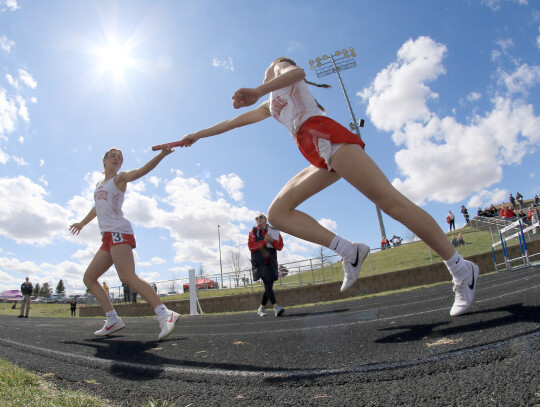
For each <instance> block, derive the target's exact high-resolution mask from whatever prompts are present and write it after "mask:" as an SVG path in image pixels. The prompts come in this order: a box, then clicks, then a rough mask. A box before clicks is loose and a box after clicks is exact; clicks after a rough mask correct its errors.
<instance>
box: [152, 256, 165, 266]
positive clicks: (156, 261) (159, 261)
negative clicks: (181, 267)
mask: <svg viewBox="0 0 540 407" xmlns="http://www.w3.org/2000/svg"><path fill="white" fill-rule="evenodd" d="M150 261H151V262H152V264H163V263H166V262H167V261H166V260H165V259H162V258H161V257H152V259H151V260H150Z"/></svg>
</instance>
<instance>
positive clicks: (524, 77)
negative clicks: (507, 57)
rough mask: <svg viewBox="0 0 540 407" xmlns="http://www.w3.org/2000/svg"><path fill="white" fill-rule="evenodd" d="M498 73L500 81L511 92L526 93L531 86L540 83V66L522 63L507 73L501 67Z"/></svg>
mask: <svg viewBox="0 0 540 407" xmlns="http://www.w3.org/2000/svg"><path fill="white" fill-rule="evenodd" d="M497 73H498V76H499V82H500V83H502V84H504V85H505V86H506V89H508V92H509V93H526V92H527V90H528V89H529V88H530V87H532V86H534V85H536V84H537V83H540V66H529V65H527V64H522V65H520V66H518V67H517V69H516V70H515V71H514V72H511V73H507V72H506V71H504V70H502V69H500V68H499V70H498V72H497Z"/></svg>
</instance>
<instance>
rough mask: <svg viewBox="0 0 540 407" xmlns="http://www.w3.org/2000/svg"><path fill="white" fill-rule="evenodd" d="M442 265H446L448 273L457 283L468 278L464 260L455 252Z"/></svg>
mask: <svg viewBox="0 0 540 407" xmlns="http://www.w3.org/2000/svg"><path fill="white" fill-rule="evenodd" d="M444 264H446V267H448V271H450V274H452V277H454V278H455V279H456V280H457V281H462V280H465V279H466V278H467V277H468V276H469V269H468V267H467V266H466V264H465V260H464V259H463V257H461V254H459V253H458V252H457V251H456V252H455V253H454V255H453V256H452V257H450V258H449V259H448V260H446V261H445V262H444Z"/></svg>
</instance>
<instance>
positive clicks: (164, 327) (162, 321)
mask: <svg viewBox="0 0 540 407" xmlns="http://www.w3.org/2000/svg"><path fill="white" fill-rule="evenodd" d="M179 319H180V314H179V313H177V312H174V311H171V310H168V311H167V312H166V313H165V315H163V316H162V317H161V318H158V321H159V328H160V329H161V332H160V333H159V336H158V340H161V339H165V338H166V337H167V336H169V335H170V334H171V332H172V331H173V329H174V326H175V324H176V323H177V322H178V320H179Z"/></svg>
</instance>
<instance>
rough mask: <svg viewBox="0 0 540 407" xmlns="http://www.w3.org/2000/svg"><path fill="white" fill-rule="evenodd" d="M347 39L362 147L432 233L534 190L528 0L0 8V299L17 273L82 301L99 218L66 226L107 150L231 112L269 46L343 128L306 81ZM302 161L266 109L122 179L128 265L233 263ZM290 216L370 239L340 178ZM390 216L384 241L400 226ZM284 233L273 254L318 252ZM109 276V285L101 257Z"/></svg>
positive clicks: (372, 242)
mask: <svg viewBox="0 0 540 407" xmlns="http://www.w3.org/2000/svg"><path fill="white" fill-rule="evenodd" d="M350 47H352V48H354V51H355V53H356V57H355V61H356V64H357V66H356V67H354V68H351V69H348V70H345V71H343V72H342V73H341V75H342V80H343V84H344V86H345V89H346V91H347V93H348V97H349V99H350V102H351V106H352V108H353V110H354V113H355V115H356V117H357V118H358V119H359V118H363V119H364V120H365V126H364V128H363V129H361V130H362V138H363V140H364V141H365V143H366V151H367V152H368V154H369V155H370V156H371V157H372V158H373V159H374V160H375V162H377V163H378V165H379V166H380V167H381V169H382V170H383V172H384V173H385V174H386V176H387V177H388V178H389V180H390V181H391V182H392V183H393V185H394V186H395V187H396V188H398V189H399V190H400V191H401V192H402V193H404V194H405V195H406V196H408V197H409V198H410V199H411V200H412V201H413V202H415V203H417V204H418V205H420V206H421V207H422V208H423V209H425V210H426V211H427V212H429V213H430V214H431V215H432V216H433V217H434V218H435V219H436V221H437V222H438V223H439V224H440V225H441V227H442V228H444V230H445V231H446V227H447V225H446V222H445V219H446V215H447V213H448V211H449V210H452V212H453V213H455V214H456V220H457V227H460V226H463V224H464V219H463V217H462V216H461V214H460V213H459V212H460V207H461V205H465V206H466V207H467V208H468V209H469V212H470V213H471V214H475V213H476V211H477V209H478V207H484V206H486V205H490V204H491V203H500V202H503V201H505V200H507V198H508V195H509V193H513V194H514V195H515V193H516V192H518V191H519V192H520V193H521V194H522V195H523V196H524V197H525V199H530V198H532V197H534V195H536V194H539V193H540V182H539V175H540V174H538V162H539V160H538V147H539V145H540V116H539V114H540V113H539V110H540V97H539V95H540V92H539V89H540V87H539V83H540V5H539V4H538V2H535V1H532V0H453V1H443V0H441V1H433V0H414V1H408V2H404V1H402V0H385V1H365V0H350V1H346V0H344V1H337V2H332V3H328V2H327V1H319V0H309V1H308V0H298V1H294V2H291V1H286V0H276V1H273V2H254V1H248V0H245V1H244V0H229V1H226V2H224V1H218V0H215V1H210V0H197V1H195V0H189V1H184V0H163V1H147V0H144V1H142V0H129V1H128V0H126V1H110V0H103V1H101V0H96V1H87V0H70V1H58V0H49V1H46V2H44V1H39V0H0V197H1V198H0V292H1V291H3V290H8V289H16V288H18V287H19V286H20V284H21V283H22V282H23V281H24V278H25V277H26V276H29V277H30V280H31V281H32V282H34V283H36V282H38V283H40V284H43V283H45V282H48V283H49V284H50V285H51V286H52V287H56V285H57V283H58V281H59V280H60V279H62V280H63V282H64V284H65V286H66V288H67V293H68V294H74V293H82V292H84V290H85V287H84V284H83V282H82V276H83V274H84V271H85V269H86V267H87V265H88V264H89V262H90V260H91V259H92V257H93V255H94V254H95V252H96V251H97V250H98V249H99V246H100V234H99V230H98V227H97V221H95V220H94V221H93V222H92V223H90V224H89V225H87V226H86V227H85V228H84V229H83V231H82V232H81V233H80V235H78V236H73V235H71V234H70V233H69V225H71V224H72V223H74V222H77V221H80V220H82V219H83V218H84V216H85V215H86V214H87V213H88V211H89V210H90V209H91V208H92V206H93V191H94V188H95V185H96V183H97V182H98V181H99V180H100V179H102V177H103V174H102V158H103V155H104V153H105V152H106V151H107V150H108V149H109V148H111V147H113V146H114V147H118V148H120V149H122V151H123V153H124V164H123V168H122V169H123V170H131V169H135V168H139V167H140V166H142V165H144V164H145V163H146V162H147V161H148V160H150V159H151V158H152V157H153V156H154V155H155V152H153V151H152V150H151V146H152V145H155V144H161V143H165V142H169V141H175V140H179V139H181V138H182V137H183V136H184V135H185V134H188V133H191V132H194V131H197V130H199V129H202V128H206V127H209V126H211V125H213V124H215V123H217V122H220V121H223V120H227V119H230V118H232V117H235V116H236V115H238V114H240V113H241V112H239V111H237V110H235V109H233V107H232V103H231V102H232V100H231V96H232V94H233V93H234V92H235V91H236V90H237V89H238V88H241V87H256V86H257V85H259V84H260V83H261V82H262V79H263V75H264V71H265V69H266V68H267V66H268V65H269V64H270V62H271V61H272V60H274V59H275V58H277V57H279V56H284V55H285V56H288V57H290V58H292V59H293V60H295V61H296V62H297V63H298V65H299V66H301V67H303V68H304V69H305V70H306V74H307V79H309V80H311V81H314V82H318V83H327V84H330V85H332V88H330V89H323V88H312V92H313V93H314V95H315V97H316V98H317V100H318V101H319V102H320V103H321V104H322V105H323V106H324V107H325V109H326V111H327V112H328V115H329V116H330V117H332V118H333V119H335V120H337V121H338V122H340V123H342V124H344V125H345V126H348V124H349V123H350V122H351V117H350V114H349V110H348V107H347V104H346V101H345V97H344V94H343V92H342V90H341V87H340V83H339V80H338V77H337V75H330V76H326V77H323V78H317V75H316V72H315V71H314V70H311V69H310V64H309V61H310V60H313V59H315V58H317V57H322V56H323V55H330V54H335V52H336V51H340V50H343V49H348V48H350ZM261 101H262V100H261ZM306 166H308V163H307V161H305V159H304V158H303V157H302V156H301V154H300V153H299V151H298V149H297V148H296V146H295V144H294V141H293V139H292V137H291V136H290V135H289V134H288V133H287V131H286V129H285V128H284V127H283V126H282V125H280V124H279V123H278V122H277V121H275V120H274V119H273V118H269V119H268V120H265V121H263V122H261V123H257V124H255V125H252V126H248V127H244V128H241V129H236V130H234V131H232V132H230V133H227V134H223V135H219V136H216V137H213V138H208V139H204V140H201V141H199V142H198V143H197V144H195V145H194V146H193V147H191V148H189V149H176V151H175V152H174V153H172V154H171V155H169V156H167V157H166V158H165V159H164V160H163V161H162V162H161V163H160V164H159V166H158V167H157V168H156V169H154V170H153V171H152V172H151V173H149V174H148V175H146V176H145V177H144V178H141V179H139V180H138V181H136V182H134V183H131V184H129V185H128V190H127V193H126V200H125V203H124V213H125V215H126V217H127V218H128V219H129V220H130V221H131V222H132V224H133V227H134V230H135V235H136V239H137V248H136V249H135V251H134V253H135V259H136V269H137V273H138V274H139V275H140V276H141V277H143V278H145V279H146V280H147V281H149V282H152V281H163V280H170V279H173V278H183V277H186V276H187V273H188V270H189V269H191V268H194V269H196V270H199V269H200V267H201V265H202V268H203V270H204V271H205V273H207V274H217V273H220V271H221V270H223V272H227V271H230V270H231V261H230V252H235V251H236V252H238V251H240V252H241V253H242V255H243V257H244V258H246V259H247V257H248V256H249V251H248V249H247V236H248V233H249V230H250V229H251V228H252V227H253V226H254V224H255V221H254V217H255V216H256V215H257V214H258V213H259V212H267V210H268V207H269V205H270V203H271V202H272V200H273V198H274V197H275V195H276V194H277V193H278V192H279V191H280V189H281V188H282V187H283V185H285V183H286V182H287V181H288V180H289V179H290V178H292V177H293V176H294V175H295V174H296V173H298V172H299V171H301V170H302V169H303V168H305V167H306ZM300 209H301V210H303V211H305V212H307V213H309V214H310V215H311V216H313V217H314V218H315V219H316V220H318V221H319V222H320V223H321V224H323V225H324V226H326V227H328V228H330V229H331V230H333V231H334V232H335V233H338V234H340V235H341V236H343V237H346V238H348V239H349V240H351V241H361V242H365V243H366V244H368V245H369V246H370V247H373V248H376V247H378V246H379V242H380V240H381V232H380V229H379V224H378V221H377V216H376V210H375V206H374V205H373V204H372V203H371V202H370V201H369V200H367V199H366V198H365V197H363V196H362V195H361V194H360V193H359V192H358V191H356V190H355V189H354V188H352V187H351V186H350V185H349V184H347V183H346V182H345V181H343V180H340V181H339V182H337V183H336V184H334V185H332V186H331V187H330V188H328V189H327V190H325V191H323V192H321V193H320V194H318V195H316V196H315V197H312V198H311V199H310V200H308V201H306V202H305V203H303V204H302V205H301V206H300ZM383 221H384V226H385V229H386V235H388V237H391V236H393V235H394V234H396V235H399V236H401V237H407V236H410V232H408V231H407V229H406V228H405V227H404V226H402V225H401V224H399V223H397V222H395V221H394V220H392V219H391V218H389V217H388V216H386V215H384V214H383ZM218 225H219V227H218ZM284 242H285V248H284V249H283V251H282V252H280V254H279V261H280V263H287V262H291V261H296V260H300V259H305V258H309V257H314V255H315V253H316V251H317V247H316V246H314V245H313V244H310V243H307V242H304V241H301V240H299V239H296V238H294V237H292V236H290V235H286V234H284ZM220 249H221V257H222V262H221V266H220ZM102 280H105V281H107V283H108V284H109V286H111V287H114V286H115V285H119V284H120V281H119V279H118V277H117V275H116V273H115V270H114V268H111V270H109V271H108V272H107V273H106V274H105V275H104V276H103V278H102Z"/></svg>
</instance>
